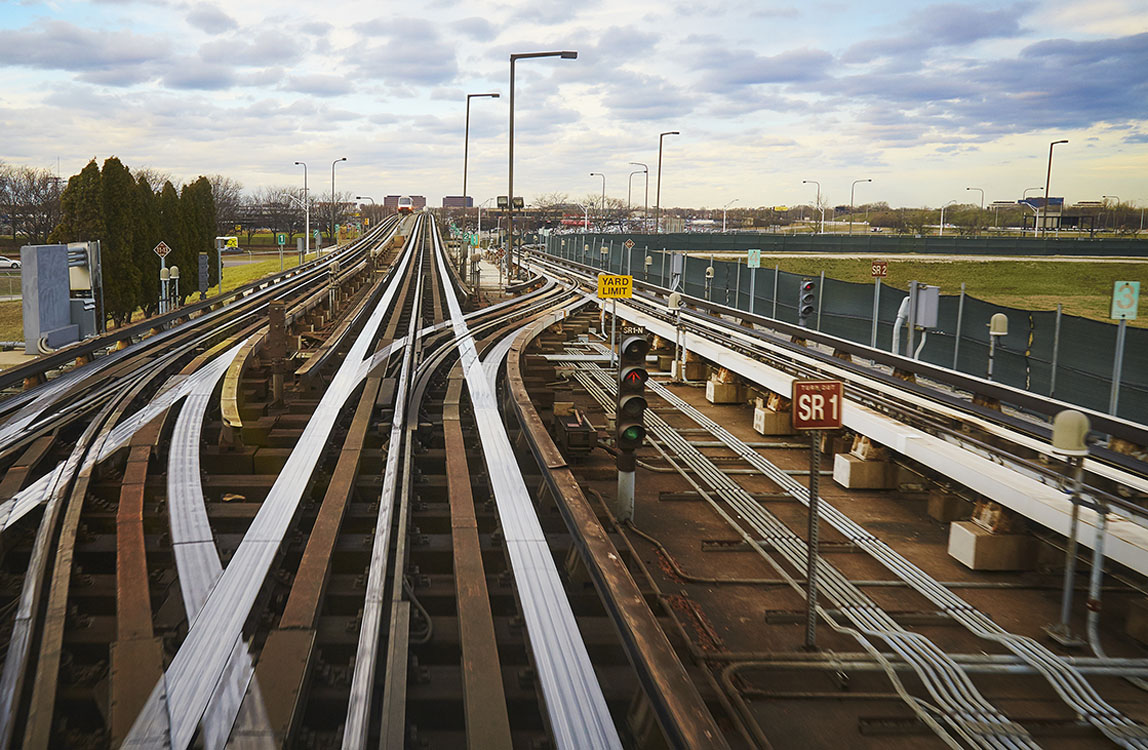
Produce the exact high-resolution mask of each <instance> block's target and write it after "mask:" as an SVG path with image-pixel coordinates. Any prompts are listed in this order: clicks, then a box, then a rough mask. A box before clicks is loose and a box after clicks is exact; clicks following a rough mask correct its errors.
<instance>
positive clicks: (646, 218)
mask: <svg viewBox="0 0 1148 750" xmlns="http://www.w3.org/2000/svg"><path fill="white" fill-rule="evenodd" d="M630 164H631V165H633V166H635V167H641V168H642V173H643V174H645V175H646V178H645V180H646V197H645V199H643V201H642V230H643V231H645V232H647V233H648V232H649V231H650V227H649V223H650V168H649V167H648V166H646V165H645V164H644V163H642V162H640V161H632V162H630Z"/></svg>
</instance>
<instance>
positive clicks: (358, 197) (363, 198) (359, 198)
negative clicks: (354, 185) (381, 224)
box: [355, 195, 378, 218]
mask: <svg viewBox="0 0 1148 750" xmlns="http://www.w3.org/2000/svg"><path fill="white" fill-rule="evenodd" d="M355 200H357V201H370V202H371V205H372V206H375V205H378V204H376V203H375V199H374V198H372V197H371V196H369V195H356V196H355ZM372 218H374V217H373V214H372Z"/></svg>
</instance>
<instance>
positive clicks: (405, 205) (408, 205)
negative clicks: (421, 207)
mask: <svg viewBox="0 0 1148 750" xmlns="http://www.w3.org/2000/svg"><path fill="white" fill-rule="evenodd" d="M413 212H414V201H412V200H411V197H410V196H409V195H404V196H402V197H401V198H399V213H400V214H409V213H413Z"/></svg>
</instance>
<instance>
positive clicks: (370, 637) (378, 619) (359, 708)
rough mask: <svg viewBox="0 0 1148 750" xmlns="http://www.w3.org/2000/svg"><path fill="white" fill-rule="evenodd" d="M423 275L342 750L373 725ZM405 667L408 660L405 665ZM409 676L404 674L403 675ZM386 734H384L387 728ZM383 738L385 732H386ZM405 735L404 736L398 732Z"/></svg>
mask: <svg viewBox="0 0 1148 750" xmlns="http://www.w3.org/2000/svg"><path fill="white" fill-rule="evenodd" d="M424 216H425V214H420V215H419V217H418V219H417V220H416V223H415V229H414V231H412V232H411V241H412V245H411V252H412V254H413V256H414V261H413V264H412V266H411V268H412V269H421V268H422V266H423V254H424V253H425V248H424V243H423V241H422V236H421V235H422V231H423V217H424ZM424 278H425V276H424V274H422V273H419V274H418V275H417V276H416V277H415V289H414V293H413V294H412V296H411V316H410V320H409V321H408V324H407V334H406V342H407V343H406V346H405V347H403V352H402V359H401V364H400V369H399V379H398V384H397V386H396V388H395V408H394V417H393V421H392V424H391V432H390V438H389V440H388V442H387V449H386V450H387V458H386V464H385V467H384V470H383V485H382V489H381V492H380V496H379V500H378V513H377V517H376V519H375V530H374V534H373V537H372V541H371V559H370V563H369V564H368V566H367V588H366V593H365V595H364V598H363V610H362V614H361V615H360V617H359V639H358V644H357V645H356V648H355V666H354V670H353V672H352V674H351V691H350V696H349V699H348V702H347V718H346V720H345V721H344V723H343V743H342V747H343V748H344V750H363V749H364V748H365V747H366V745H367V734H368V732H369V730H370V724H371V707H372V700H373V697H374V685H375V666H376V664H377V663H378V660H379V646H380V644H379V631H380V629H381V627H382V621H383V606H384V604H385V603H386V599H385V587H386V572H387V559H388V556H389V552H390V543H391V535H392V529H391V526H392V522H393V520H394V514H395V501H396V498H397V497H398V489H399V479H400V477H399V466H400V459H401V458H402V457H403V450H402V446H403V444H404V441H403V438H404V436H405V433H406V430H405V429H404V428H405V423H406V419H405V414H406V410H407V409H408V408H409V404H408V396H409V394H408V390H409V382H410V379H411V370H412V368H413V366H414V353H415V350H416V348H417V341H416V339H417V337H418V336H419V331H420V330H421V328H422V326H421V325H420V323H421V310H420V308H421V306H422V295H423V279H424ZM403 666H404V667H405V661H404V663H403ZM404 674H405V672H404ZM384 732H385V730H384ZM383 736H384V737H385V736H386V734H385V733H384V735H383ZM400 737H401V734H400Z"/></svg>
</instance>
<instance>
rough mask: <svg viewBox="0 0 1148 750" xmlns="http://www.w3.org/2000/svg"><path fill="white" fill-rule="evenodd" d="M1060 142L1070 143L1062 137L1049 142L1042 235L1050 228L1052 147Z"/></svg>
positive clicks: (1042, 212)
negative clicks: (1049, 193)
mask: <svg viewBox="0 0 1148 750" xmlns="http://www.w3.org/2000/svg"><path fill="white" fill-rule="evenodd" d="M1058 143H1068V139H1067V138H1062V139H1061V140H1059V141H1053V142H1052V143H1050V144H1048V172H1046V173H1045V175H1044V210H1043V211H1041V214H1040V236H1041V237H1043V236H1044V232H1045V230H1046V229H1047V228H1048V200H1049V198H1048V189H1049V185H1050V184H1051V183H1052V148H1053V146H1055V145H1056V144H1058Z"/></svg>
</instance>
